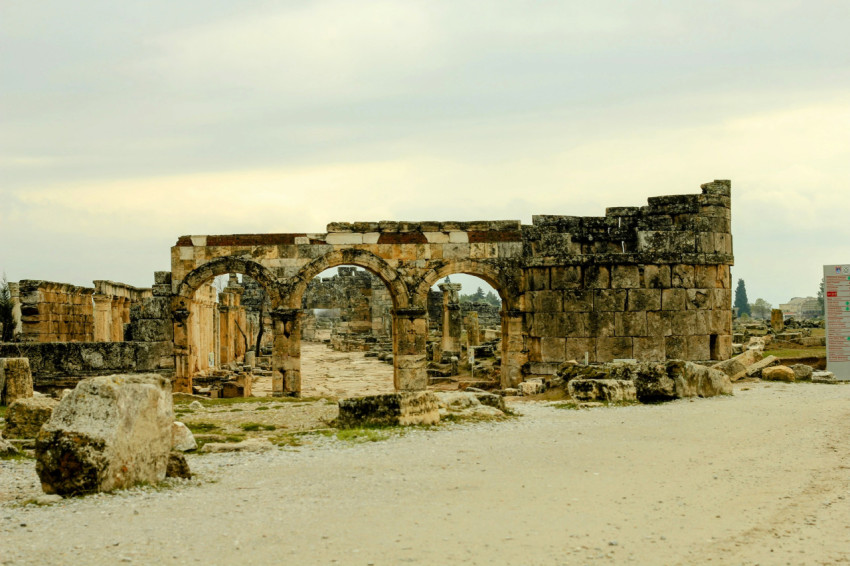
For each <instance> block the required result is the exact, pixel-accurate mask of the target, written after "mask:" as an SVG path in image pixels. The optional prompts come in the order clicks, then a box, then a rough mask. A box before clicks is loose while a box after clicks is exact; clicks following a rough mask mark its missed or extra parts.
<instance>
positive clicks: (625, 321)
mask: <svg viewBox="0 0 850 566" xmlns="http://www.w3.org/2000/svg"><path fill="white" fill-rule="evenodd" d="M646 330H647V329H646V313H645V312H643V311H640V312H618V313H614V331H615V333H616V335H617V336H632V337H634V336H646V335H647V331H646Z"/></svg>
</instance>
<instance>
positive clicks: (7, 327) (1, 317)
mask: <svg viewBox="0 0 850 566" xmlns="http://www.w3.org/2000/svg"><path fill="white" fill-rule="evenodd" d="M0 325H2V327H3V333H2V334H0V342H11V341H12V333H13V332H14V331H15V318H14V316H12V292H11V291H9V282H8V281H6V274H5V273H4V274H3V279H2V280H0Z"/></svg>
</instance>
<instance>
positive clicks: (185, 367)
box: [172, 308, 192, 393]
mask: <svg viewBox="0 0 850 566" xmlns="http://www.w3.org/2000/svg"><path fill="white" fill-rule="evenodd" d="M190 315H191V312H190V310H189V309H185V308H181V309H177V310H175V311H173V312H172V317H173V319H174V392H175V393H192V372H191V367H192V366H191V360H190V359H189V324H191V322H190V320H189V319H190Z"/></svg>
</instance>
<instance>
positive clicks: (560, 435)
mask: <svg viewBox="0 0 850 566" xmlns="http://www.w3.org/2000/svg"><path fill="white" fill-rule="evenodd" d="M848 401H850V386H841V385H813V384H768V383H750V384H743V385H737V386H736V391H735V396H734V397H723V398H714V399H697V400H693V401H678V402H673V403H668V404H663V405H649V406H633V407H623V408H597V409H591V410H578V411H577V410H564V409H558V408H556V407H554V406H553V405H551V404H545V403H539V402H538V403H534V402H531V403H516V404H515V405H514V406H515V408H516V409H517V410H518V411H520V412H521V413H523V416H521V417H519V418H516V419H512V420H510V421H507V422H495V423H473V424H458V425H449V426H445V427H441V428H439V429H437V430H412V431H410V432H409V433H407V434H404V435H401V436H394V437H392V438H390V439H389V440H384V441H381V442H373V443H365V444H353V445H352V444H346V443H342V442H341V441H337V440H332V439H326V441H323V442H317V443H315V444H314V445H311V446H305V447H301V448H298V449H289V450H274V451H272V452H266V453H263V454H214V455H197V456H190V464H191V466H192V467H193V469H194V470H195V471H196V472H197V473H198V474H199V476H200V478H201V482H200V483H192V484H187V485H183V486H178V487H172V488H170V489H166V490H164V491H154V490H150V489H149V490H137V491H132V492H123V493H119V494H115V495H105V496H99V497H86V498H77V499H72V500H65V501H62V502H60V503H57V504H55V505H52V506H47V507H35V506H31V505H27V506H20V505H10V504H3V505H0V518H2V519H3V520H2V521H0V563H4V564H47V563H50V564H115V563H121V562H133V563H139V564H154V563H156V564H194V563H199V564H235V563H242V564H298V565H301V564H308V565H309V564H359V565H367V564H374V565H391V564H393V565H394V564H482V565H484V564H486V565H492V564H522V565H549V564H552V565H555V564H558V565H561V564H591V563H594V564H596V563H599V564H629V563H631V564H707V563H711V564H763V565H764V564H795V565H796V564H848V563H850V446H848V442H847V433H846V430H847V426H848V425H847V423H848V422H850V402H848ZM22 465H24V464H22ZM6 471H8V469H7V468H4V472H6Z"/></svg>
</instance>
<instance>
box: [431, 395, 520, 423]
mask: <svg viewBox="0 0 850 566" xmlns="http://www.w3.org/2000/svg"><path fill="white" fill-rule="evenodd" d="M435 395H436V396H437V400H438V401H437V404H438V407H439V410H440V418H445V417H447V416H449V415H454V416H457V417H465V418H491V417H503V416H505V412H504V411H505V405H504V399H503V398H502V397H500V396H498V395H493V394H492V393H476V392H470V391H440V392H437V393H436V394H435ZM482 399H484V402H482ZM496 399H498V400H500V401H501V407H499V406H498V404H499V403H498V402H497V401H496ZM485 403H486V404H485Z"/></svg>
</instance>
